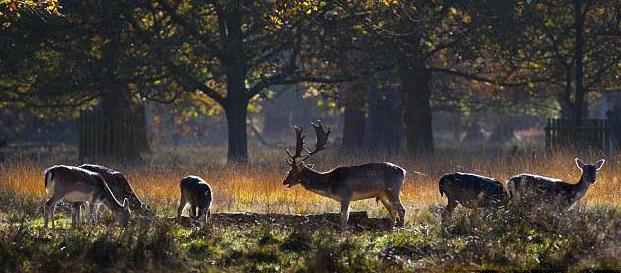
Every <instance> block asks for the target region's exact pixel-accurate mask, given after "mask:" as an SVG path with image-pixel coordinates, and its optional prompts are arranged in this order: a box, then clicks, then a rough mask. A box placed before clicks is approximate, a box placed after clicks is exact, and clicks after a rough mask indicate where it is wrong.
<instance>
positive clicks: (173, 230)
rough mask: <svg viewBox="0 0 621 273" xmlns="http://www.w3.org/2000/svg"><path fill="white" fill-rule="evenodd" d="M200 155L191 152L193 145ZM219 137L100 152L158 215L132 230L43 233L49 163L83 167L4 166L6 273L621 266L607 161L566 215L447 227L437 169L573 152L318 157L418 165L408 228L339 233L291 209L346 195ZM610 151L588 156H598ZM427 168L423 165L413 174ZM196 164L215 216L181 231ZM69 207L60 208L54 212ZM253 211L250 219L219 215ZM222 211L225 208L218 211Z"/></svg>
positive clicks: (613, 165)
mask: <svg viewBox="0 0 621 273" xmlns="http://www.w3.org/2000/svg"><path fill="white" fill-rule="evenodd" d="M197 154H198V155H201V156H189V155H197ZM222 154H224V150H223V149H222V148H219V147H211V148H209V149H207V148H205V149H194V148H193V147H186V148H177V149H170V150H166V149H163V150H159V151H158V152H157V153H156V155H152V156H148V157H146V158H145V159H144V160H143V161H142V162H139V163H124V164H122V163H113V162H109V163H106V162H96V163H99V164H106V165H109V166H111V167H113V168H116V169H118V170H120V171H122V172H124V173H125V174H126V176H127V177H128V178H129V181H130V182H131V183H132V185H133V187H134V189H135V190H136V191H137V193H138V194H139V196H141V197H142V198H143V199H144V200H145V201H146V202H147V203H149V204H150V205H151V206H152V207H153V208H154V209H155V211H156V212H157V214H158V216H159V217H157V218H154V219H139V218H136V219H134V221H133V222H132V223H131V224H130V226H129V227H126V228H120V227H114V226H112V224H111V223H104V224H100V225H97V226H94V227H92V226H88V225H86V226H82V227H79V228H77V229H72V228H70V225H69V223H70V221H69V216H68V214H67V213H57V215H58V216H57V217H58V218H57V224H58V223H61V226H62V227H61V228H58V229H57V230H43V229H42V228H41V225H42V215H41V213H40V210H39V207H40V205H41V204H42V202H43V201H44V199H45V193H44V188H43V177H42V176H43V170H44V169H45V168H47V167H49V166H50V165H53V164H71V165H77V164H79V163H83V162H77V161H75V159H71V157H70V156H62V155H58V154H57V155H56V156H51V157H46V158H36V159H33V158H22V159H20V158H19V157H16V158H17V159H14V160H11V161H7V162H4V163H2V164H1V165H0V240H1V241H0V270H3V271H7V272H17V271H20V272H41V271H45V272H61V271H62V272H89V271H107V272H117V271H130V272H132V271H133V272H144V271H148V272H167V271H171V270H175V271H187V272H220V271H229V272H240V271H243V272H408V271H421V270H424V271H446V270H481V269H495V270H525V269H560V270H567V269H570V270H573V269H575V270H579V269H593V268H595V269H615V268H616V269H621V258H619V257H621V217H619V216H621V209H620V208H619V204H620V200H621V199H620V195H621V182H619V178H620V177H621V169H619V158H616V157H611V156H605V158H606V159H607V162H606V164H605V166H604V168H603V169H602V171H601V172H600V174H599V176H598V182H597V183H596V184H595V185H594V186H593V187H592V188H591V189H590V190H589V192H588V194H587V195H586V197H585V199H584V200H583V202H582V204H581V207H579V208H578V209H575V210H573V211H571V212H568V213H564V214H562V215H558V214H555V213H549V212H545V211H543V212H541V211H540V212H533V211H529V210H525V209H523V208H515V207H507V208H503V209H500V210H496V211H486V212H483V213H482V214H473V213H471V211H468V210H465V209H461V208H460V209H458V211H457V212H456V213H454V215H453V220H452V221H451V224H450V225H449V226H446V227H443V226H442V225H441V224H440V215H439V214H440V212H441V208H442V206H444V205H445V204H446V201H445V200H444V199H443V198H441V197H440V195H439V193H438V188H437V180H438V178H439V177H440V176H441V175H442V174H444V173H447V172H453V171H463V172H474V173H478V174H481V175H486V176H492V177H496V178H498V179H500V180H502V181H505V180H506V179H507V178H509V177H510V176H512V175H515V174H519V173H522V172H529V173H535V174H540V175H546V176H552V177H557V178H560V179H566V180H568V181H572V182H573V181H577V180H578V177H579V175H580V173H579V170H578V169H577V168H576V167H575V165H574V160H573V159H574V157H575V154H574V153H569V152H567V153H555V154H544V153H531V152H528V153H519V154H507V153H502V152H491V151H490V152H485V151H483V152H480V153H476V154H472V153H467V152H458V151H441V152H437V153H436V154H435V155H434V156H424V157H407V156H394V157H387V158H377V157H373V158H370V157H367V156H363V155H360V156H349V157H345V158H343V157H339V156H338V155H337V154H336V153H335V152H333V151H332V152H329V153H327V154H326V155H323V156H321V157H318V158H317V159H315V160H314V161H315V163H316V166H315V168H316V169H318V170H329V169H330V168H333V167H336V166H339V165H341V166H344V165H351V164H357V163H362V162H369V161H390V162H393V163H395V164H398V165H400V166H402V167H404V168H405V169H406V170H409V171H410V173H408V175H407V176H406V182H405V185H404V188H403V190H402V200H403V203H404V205H405V206H406V209H407V211H408V215H407V219H406V220H407V221H406V226H405V227H404V228H402V229H395V230H390V231H389V230H384V229H374V228H363V227H355V226H352V227H351V228H350V229H348V230H347V231H344V232H341V231H340V230H338V229H336V228H335V226H334V225H330V224H329V223H324V222H312V221H311V222H308V221H307V222H299V223H298V222H296V221H298V220H296V219H298V218H287V217H288V216H293V215H305V214H320V213H326V212H338V209H339V206H338V203H336V202H334V201H331V200H329V199H326V198H324V197H320V196H317V195H315V194H313V193H310V192H307V191H305V190H304V189H303V188H301V187H300V186H298V187H295V188H291V189H286V188H285V187H284V186H283V185H282V179H283V178H284V177H285V175H286V172H287V171H288V167H287V165H286V164H285V163H284V156H283V152H282V151H281V150H266V149H254V151H251V155H253V157H252V158H251V163H250V164H249V165H247V166H243V167H242V166H229V165H226V164H225V162H223V161H222V160H220V159H216V158H220V156H221V155H222ZM600 157H601V156H600V155H597V154H587V155H584V157H583V159H584V160H585V161H588V162H594V161H595V160H597V159H599V158H600ZM412 171H418V172H421V173H423V175H418V174H415V173H414V172H412ZM189 174H194V175H199V176H201V177H203V178H204V179H206V180H207V181H208V182H209V183H210V184H211V185H212V187H213V189H214V203H213V212H214V213H215V216H214V217H213V221H211V222H210V223H209V224H207V225H206V226H204V227H198V226H195V227H185V226H181V225H178V224H176V223H174V221H172V220H171V219H170V217H173V216H174V215H175V212H174V210H175V209H176V206H177V202H178V198H179V188H178V181H179V179H180V178H181V177H183V176H185V175H189ZM58 210H60V211H63V207H60V208H58ZM352 210H353V211H367V212H368V213H369V215H370V216H371V217H387V212H386V211H385V210H384V209H383V207H382V206H381V204H377V203H376V202H375V201H374V200H367V201H358V202H354V203H352ZM244 212H247V213H257V214H252V215H251V218H250V220H248V218H245V219H246V220H244V221H236V220H235V219H234V218H227V217H223V215H225V214H230V213H244ZM218 215H220V216H218Z"/></svg>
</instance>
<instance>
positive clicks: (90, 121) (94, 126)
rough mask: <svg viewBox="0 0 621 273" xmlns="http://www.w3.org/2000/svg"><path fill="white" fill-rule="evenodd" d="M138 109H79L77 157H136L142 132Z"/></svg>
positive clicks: (142, 118) (141, 119) (141, 118)
mask: <svg viewBox="0 0 621 273" xmlns="http://www.w3.org/2000/svg"><path fill="white" fill-rule="evenodd" d="M141 113H143V112H142V111H115V112H113V113H107V114H106V113H104V111H100V110H98V111H90V112H83V113H82V114H81V115H80V119H79V121H78V123H79V126H78V142H79V146H78V147H79V149H78V150H79V157H80V159H102V158H106V159H115V160H116V159H137V158H139V157H140V148H141V147H140V143H141V134H142V133H144V130H143V129H144V128H143V126H144V124H141V123H143V122H144V117H143V116H142V115H141Z"/></svg>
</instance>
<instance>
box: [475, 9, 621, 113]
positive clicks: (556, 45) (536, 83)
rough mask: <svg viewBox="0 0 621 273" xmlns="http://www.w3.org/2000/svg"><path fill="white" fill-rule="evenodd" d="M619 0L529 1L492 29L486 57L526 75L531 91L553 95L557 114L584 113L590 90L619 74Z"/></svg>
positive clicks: (607, 85)
mask: <svg viewBox="0 0 621 273" xmlns="http://www.w3.org/2000/svg"><path fill="white" fill-rule="evenodd" d="M619 10H621V2H619V1H597V0H593V1H590V0H574V1H572V2H571V4H568V2H567V1H531V2H527V3H525V4H524V5H522V6H520V8H519V9H518V10H517V12H516V13H515V14H514V15H513V16H510V17H507V18H506V21H508V22H510V24H511V25H512V27H509V28H503V29H500V28H498V27H494V28H491V29H490V32H491V33H489V35H487V37H488V38H489V40H488V41H489V42H490V43H492V44H496V45H499V47H497V48H495V49H488V50H486V52H487V54H488V55H487V56H488V57H489V59H490V60H493V61H494V62H496V63H498V64H500V65H503V66H506V67H511V74H512V77H513V78H514V79H521V80H523V81H528V82H529V84H528V86H529V89H530V90H531V91H529V92H528V94H529V96H531V97H556V98H557V100H558V103H559V105H560V112H561V116H563V117H566V118H573V119H576V120H577V121H578V123H580V121H581V120H582V119H584V118H586V117H588V93H589V92H593V91H605V90H607V89H614V87H615V86H617V84H615V81H616V79H617V78H618V77H619V76H620V75H621V67H620V64H621V52H620V51H619V50H618V48H619V47H620V46H621V39H620V38H621V35H620V34H621V25H619V22H620V20H621V17H619V15H618V14H619Z"/></svg>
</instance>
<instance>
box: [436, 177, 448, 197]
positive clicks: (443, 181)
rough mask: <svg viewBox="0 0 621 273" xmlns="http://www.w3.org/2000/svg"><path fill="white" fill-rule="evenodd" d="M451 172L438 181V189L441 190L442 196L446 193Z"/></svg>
mask: <svg viewBox="0 0 621 273" xmlns="http://www.w3.org/2000/svg"><path fill="white" fill-rule="evenodd" d="M449 175H450V174H445V175H443V176H442V177H440V182H439V183H438V191H439V192H440V196H444V194H446V182H448V180H449Z"/></svg>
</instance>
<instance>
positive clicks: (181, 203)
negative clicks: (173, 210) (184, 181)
mask: <svg viewBox="0 0 621 273" xmlns="http://www.w3.org/2000/svg"><path fill="white" fill-rule="evenodd" d="M185 205H187V202H186V201H185V196H184V195H183V191H182V192H181V198H180V200H179V206H178V207H177V222H178V223H181V213H183V209H184V208H185Z"/></svg>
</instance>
